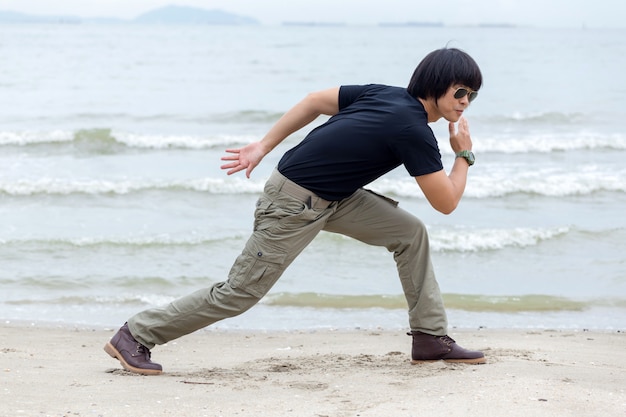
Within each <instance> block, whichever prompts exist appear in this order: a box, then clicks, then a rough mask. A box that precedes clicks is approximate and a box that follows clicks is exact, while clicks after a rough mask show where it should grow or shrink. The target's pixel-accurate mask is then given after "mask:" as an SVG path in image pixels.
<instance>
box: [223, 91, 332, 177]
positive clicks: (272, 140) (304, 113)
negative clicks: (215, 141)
mask: <svg viewBox="0 0 626 417" xmlns="http://www.w3.org/2000/svg"><path fill="white" fill-rule="evenodd" d="M338 111H339V87H334V88H329V89H327V90H322V91H318V92H315V93H310V94H308V95H307V96H306V97H305V98H304V99H303V100H302V101H300V102H299V103H298V104H296V105H295V106H294V107H292V108H291V109H290V110H289V111H287V113H285V114H284V115H283V116H282V117H281V118H280V119H279V120H278V121H277V122H276V124H274V126H272V128H271V129H270V130H269V132H267V134H266V135H265V136H264V137H263V139H261V140H260V141H259V142H253V143H251V144H249V145H246V146H244V147H243V148H239V149H226V152H227V153H229V154H232V155H227V156H223V157H222V161H232V162H230V163H228V164H224V165H222V166H221V168H222V169H228V172H227V174H228V175H231V174H234V173H236V172H239V171H242V170H244V169H245V170H246V177H248V178H250V173H251V172H252V170H253V169H254V168H255V167H256V166H257V165H258V164H259V163H260V162H261V160H262V159H263V157H265V155H267V154H268V153H270V152H271V151H272V149H274V148H275V147H276V146H277V145H278V144H279V143H281V142H282V141H283V140H285V138H287V137H288V136H289V135H291V134H292V133H294V132H296V131H297V130H299V129H301V128H303V127H304V126H306V125H308V124H309V123H311V122H312V121H313V120H315V119H316V118H317V117H318V116H319V115H321V114H325V115H329V116H330V115H334V114H336V113H337V112H338Z"/></svg>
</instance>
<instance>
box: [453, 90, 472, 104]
mask: <svg viewBox="0 0 626 417" xmlns="http://www.w3.org/2000/svg"><path fill="white" fill-rule="evenodd" d="M465 96H467V100H468V101H469V102H470V103H471V102H472V101H474V99H475V98H476V97H478V91H474V90H470V89H469V88H465V87H461V88H457V89H456V91H455V92H454V98H456V99H461V98H463V97H465Z"/></svg>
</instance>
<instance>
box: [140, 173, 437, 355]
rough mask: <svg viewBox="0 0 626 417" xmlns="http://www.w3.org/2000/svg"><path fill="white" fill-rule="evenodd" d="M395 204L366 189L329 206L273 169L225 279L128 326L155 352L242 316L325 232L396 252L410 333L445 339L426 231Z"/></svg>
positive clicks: (149, 310)
mask: <svg viewBox="0 0 626 417" xmlns="http://www.w3.org/2000/svg"><path fill="white" fill-rule="evenodd" d="M397 205H398V204H397V202H395V201H393V200H391V199H388V198H386V197H383V196H380V195H378V194H375V193H373V192H371V191H367V190H364V189H359V190H358V191H357V192H355V193H354V194H353V195H352V196H350V197H349V198H346V199H344V200H341V201H337V202H329V201H326V200H323V199H321V198H319V197H317V196H316V195H315V194H313V193H311V192H310V191H308V190H306V189H304V188H302V187H300V186H298V185H297V184H295V183H294V182H292V181H290V180H288V179H287V178H285V177H284V176H283V175H281V174H280V173H279V172H278V171H277V170H274V172H273V174H272V175H271V177H270V179H269V180H268V181H267V183H266V185H265V189H264V192H263V194H262V195H261V197H260V198H259V200H258V202H257V207H256V210H255V219H254V231H253V233H252V236H250V238H249V240H248V242H247V243H246V246H245V248H244V250H243V252H242V253H241V255H239V256H238V257H237V259H236V261H235V264H234V265H233V267H232V269H231V270H230V273H229V275H228V280H226V281H225V282H220V283H217V284H215V285H213V286H212V287H209V288H205V289H201V290H199V291H196V292H194V293H191V294H189V295H187V296H184V297H182V298H179V299H177V300H175V301H173V302H171V303H170V304H169V305H167V306H164V307H158V308H151V309H148V310H145V311H143V312H140V313H139V314H136V315H135V316H133V317H131V318H130V319H129V320H128V326H129V328H130V331H131V333H132V334H133V336H134V337H135V338H136V339H137V341H139V342H140V343H142V344H143V345H145V346H146V347H148V348H150V349H151V348H152V347H154V345H157V344H163V343H166V342H168V341H170V340H173V339H176V338H178V337H180V336H183V335H186V334H188V333H191V332H193V331H195V330H198V329H201V328H203V327H206V326H208V325H210V324H212V323H215V322H217V321H219V320H222V319H225V318H228V317H233V316H236V315H238V314H241V313H243V312H245V311H246V310H248V309H249V308H251V307H252V306H254V305H255V304H256V303H257V302H258V301H259V300H260V299H261V298H262V297H263V296H264V295H265V294H266V293H267V292H268V291H269V290H270V288H271V287H272V286H273V285H274V284H275V283H276V281H278V278H280V276H281V274H282V273H283V271H285V269H286V268H287V267H288V266H289V265H290V264H291V262H292V261H293V260H294V259H295V258H296V257H297V256H298V255H299V254H300V252H302V250H303V249H304V248H305V247H306V246H307V245H308V244H309V243H310V242H311V241H312V240H313V239H314V238H315V236H316V235H317V234H318V233H319V232H320V231H321V230H325V231H328V232H335V233H341V234H343V235H346V236H350V237H352V238H354V239H357V240H360V241H362V242H365V243H367V244H370V245H375V246H382V247H385V248H387V250H388V251H390V252H392V253H393V257H394V260H395V261H396V264H397V268H398V274H399V276H400V281H401V283H402V288H403V290H404V294H405V296H406V300H407V303H408V308H409V325H410V327H411V330H419V331H423V332H425V333H430V334H434V335H440V336H442V335H445V334H446V332H447V318H446V313H445V310H444V306H443V302H442V299H441V294H440V292H439V285H438V284H437V281H436V279H435V275H434V272H433V268H432V265H431V259H430V249H429V244H428V234H427V231H426V228H425V226H424V224H423V223H422V222H421V221H420V220H419V219H417V218H416V217H415V216H413V215H411V214H409V213H408V212H406V211H404V210H402V209H400V208H399V207H397Z"/></svg>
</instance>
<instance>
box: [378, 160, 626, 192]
mask: <svg viewBox="0 0 626 417" xmlns="http://www.w3.org/2000/svg"><path fill="white" fill-rule="evenodd" d="M517 168H519V167H514V166H511V167H496V168H494V169H493V170H492V171H490V172H486V173H485V172H483V173H482V174H481V175H472V177H471V179H470V180H469V181H468V184H467V187H466V189H465V194H464V196H465V198H494V197H503V196H507V195H512V194H536V195H541V196H546V197H566V196H575V195H589V194H593V193H597V192H603V191H608V192H617V193H626V170H620V171H605V170H603V169H600V168H598V167H596V166H587V167H580V169H579V170H578V171H575V172H571V171H563V170H557V169H552V168H546V169H538V170H532V171H528V170H526V171H523V170H519V169H517ZM518 171H519V172H518ZM371 188H373V189H375V190H376V191H379V192H381V193H383V194H393V195H397V196H400V197H410V198H423V194H422V192H421V190H420V189H419V187H418V186H417V185H416V183H415V180H414V179H412V178H403V179H388V178H381V179H379V180H376V181H374V182H373V183H372V185H371Z"/></svg>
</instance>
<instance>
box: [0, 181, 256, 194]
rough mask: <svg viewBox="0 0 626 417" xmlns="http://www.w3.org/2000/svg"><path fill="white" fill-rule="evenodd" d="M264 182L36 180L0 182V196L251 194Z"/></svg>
mask: <svg viewBox="0 0 626 417" xmlns="http://www.w3.org/2000/svg"><path fill="white" fill-rule="evenodd" d="M263 186H264V183H263V182H258V181H251V180H244V179H240V178H226V179H217V178H199V179H189V180H178V181H167V180H117V181H115V180H66V179H60V178H39V179H33V180H17V181H0V193H5V194H9V195H16V196H33V195H39V194H50V195H69V194H131V193H137V192H143V191H170V192H175V191H193V192H203V193H209V194H251V193H259V192H261V191H262V190H263Z"/></svg>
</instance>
